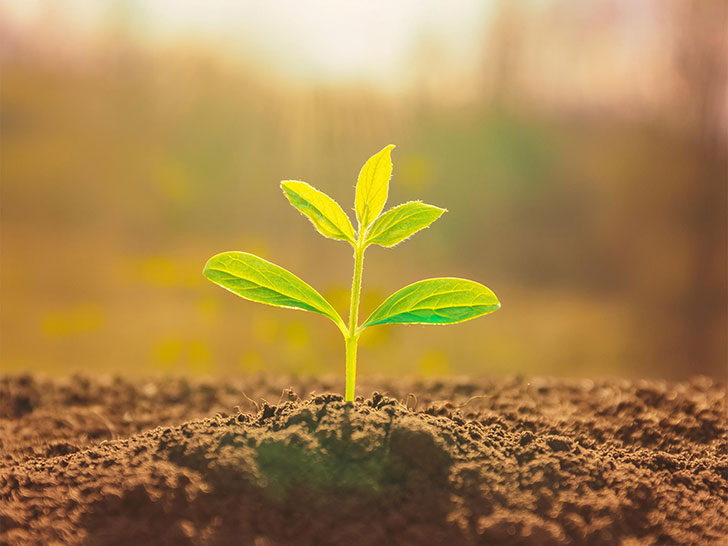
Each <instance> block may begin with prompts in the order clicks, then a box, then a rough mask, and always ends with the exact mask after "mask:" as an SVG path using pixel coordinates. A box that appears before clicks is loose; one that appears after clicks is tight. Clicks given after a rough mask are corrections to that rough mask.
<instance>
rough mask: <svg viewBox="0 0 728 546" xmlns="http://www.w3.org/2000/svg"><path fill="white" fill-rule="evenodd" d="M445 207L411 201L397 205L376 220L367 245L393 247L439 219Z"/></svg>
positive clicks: (368, 232) (368, 233)
mask: <svg viewBox="0 0 728 546" xmlns="http://www.w3.org/2000/svg"><path fill="white" fill-rule="evenodd" d="M444 212H446V211H445V209H441V208H440V207H435V206H433V205H427V204H425V203H422V202H420V201H410V202H409V203H404V204H402V205H397V206H396V207H394V208H391V209H389V210H388V211H387V212H385V213H384V214H382V215H381V216H380V217H379V218H377V219H376V220H374V223H373V224H372V225H371V227H370V228H369V230H368V231H367V238H366V244H367V245H371V244H374V245H381V246H386V247H393V246H394V245H396V244H398V243H401V242H402V241H404V240H405V239H407V238H408V237H411V236H412V235H414V234H415V233H417V232H418V231H420V230H421V229H424V228H426V227H428V226H429V225H430V224H431V223H432V222H434V221H435V220H437V219H438V218H439V217H440V216H442V214H443V213H444Z"/></svg>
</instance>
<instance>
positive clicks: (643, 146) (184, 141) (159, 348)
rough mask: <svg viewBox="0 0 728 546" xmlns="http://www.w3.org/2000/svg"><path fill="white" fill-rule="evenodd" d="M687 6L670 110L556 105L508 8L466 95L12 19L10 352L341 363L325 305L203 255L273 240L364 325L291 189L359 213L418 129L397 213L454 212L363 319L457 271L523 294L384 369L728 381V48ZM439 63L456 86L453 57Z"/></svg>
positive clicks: (53, 362) (396, 265)
mask: <svg viewBox="0 0 728 546" xmlns="http://www.w3.org/2000/svg"><path fill="white" fill-rule="evenodd" d="M673 7H674V6H673ZM669 14H670V16H671V17H674V19H672V20H674V21H680V25H681V26H680V28H679V30H680V32H681V33H682V34H680V35H679V36H678V37H673V38H674V39H671V41H669V42H668V43H666V44H665V52H664V54H666V55H669V56H671V58H672V59H674V63H673V64H671V65H670V66H673V69H672V71H671V72H669V73H667V74H665V75H663V76H661V78H662V80H659V81H662V82H663V84H664V87H665V88H668V89H671V90H673V91H670V92H669V93H667V94H665V95H664V96H665V97H666V98H665V99H664V100H663V101H662V102H657V103H650V107H649V108H647V107H645V106H643V105H642V103H640V102H639V101H638V100H637V99H634V98H632V99H630V98H629V97H630V96H631V95H628V96H627V97H628V98H627V99H624V98H623V97H622V96H621V95H619V93H616V92H615V94H614V95H613V96H612V98H611V99H610V100H606V101H605V102H604V104H597V105H594V104H591V103H587V106H584V102H583V95H584V92H583V90H582V91H579V90H576V89H575V90H573V91H572V92H570V93H568V92H566V93H564V96H562V97H559V100H556V99H553V98H548V97H547V98H544V97H540V96H539V95H537V94H534V93H533V92H532V88H531V87H529V86H528V85H526V84H523V83H520V82H521V81H522V79H519V78H518V77H516V76H517V75H519V74H521V73H522V72H523V71H526V72H527V71H528V66H529V65H528V63H525V64H523V65H519V64H518V60H517V59H516V60H513V58H512V57H511V56H509V54H508V52H510V51H512V50H515V49H513V48H515V47H516V46H517V42H518V39H519V38H518V36H519V35H518V33H517V32H513V30H512V25H511V26H509V23H508V21H509V19H508V18H507V17H505V16H504V17H503V18H500V19H498V18H496V19H495V22H493V25H495V26H494V29H495V30H493V29H491V30H492V31H493V32H492V34H493V35H494V36H500V38H499V39H500V40H501V41H503V43H504V44H505V45H501V46H500V50H499V49H498V47H496V46H493V47H491V48H490V49H488V50H487V54H485V53H484V57H483V62H482V66H481V68H482V70H481V71H476V72H474V73H473V74H472V78H471V80H470V81H469V82H468V83H467V84H468V85H470V86H471V90H472V92H471V93H470V95H469V96H468V97H467V98H466V99H462V100H461V99H458V100H455V99H454V98H453V96H452V95H451V94H450V93H449V92H448V91H447V86H443V87H437V85H435V86H434V87H433V86H432V85H421V86H415V87H414V88H413V89H412V90H409V91H407V92H402V93H386V92H384V91H378V90H376V89H375V88H372V87H369V86H366V85H355V86H351V85H345V84H341V85H336V84H323V83H320V84H313V83H300V82H296V81H295V79H288V78H287V77H286V75H285V74H275V73H271V72H270V71H269V70H266V69H265V68H264V67H262V66H258V65H256V64H255V63H247V64H246V63H231V62H230V61H229V60H226V59H223V58H221V57H218V56H217V55H216V52H215V51H210V50H206V49H204V48H199V47H197V46H193V45H189V44H181V45H180V46H179V47H178V48H176V49H167V50H164V49H154V48H148V47H142V46H140V45H138V44H136V43H134V42H133V41H130V40H128V39H123V38H118V37H113V36H112V37H107V38H105V39H102V40H100V41H98V42H96V43H95V44H94V46H93V47H90V48H82V49H81V50H79V51H75V52H73V54H64V53H63V52H59V51H58V50H57V48H55V47H53V46H52V44H49V43H47V42H43V39H42V37H41V36H40V35H38V34H34V33H32V32H31V33H26V32H20V31H18V32H15V33H13V32H10V33H6V38H4V40H5V45H6V47H4V48H3V51H4V52H3V54H2V68H1V70H2V93H1V94H0V116H1V119H0V121H1V123H2V148H1V152H0V153H1V154H2V161H1V162H0V175H1V181H2V183H1V184H2V185H1V187H0V198H1V201H0V207H1V212H2V214H1V215H0V227H1V232H0V237H1V242H2V247H1V252H2V254H1V258H2V262H1V269H0V275H1V279H0V280H1V283H0V334H1V338H0V366H1V367H2V369H3V370H41V371H46V372H58V373H66V372H68V371H71V370H93V371H117V372H122V373H148V372H149V371H173V372H191V373H241V372H242V373H250V372H256V371H273V372H298V373H322V372H335V373H337V374H339V373H341V372H342V368H343V349H342V347H341V340H340V334H339V332H337V331H336V328H335V327H332V326H331V324H329V323H328V321H327V320H326V319H324V318H322V317H317V316H314V315H311V316H309V315H308V314H306V313H291V312H287V311H281V310H276V309H272V308H271V309H269V308H263V307H261V306H256V305H255V304H248V303H245V302H241V301H239V299H238V298H236V297H234V296H233V295H231V294H228V293H225V292H224V291H222V290H219V289H216V287H214V286H212V285H211V284H210V283H208V282H206V281H205V279H204V278H203V276H202V275H201V268H202V265H203V264H204V263H205V261H206V259H207V258H208V257H209V256H211V255H213V254H215V253H217V252H221V251H224V250H232V249H236V250H243V251H249V252H253V253H256V254H258V255H260V256H262V257H264V258H266V259H268V260H271V261H273V262H275V263H278V264H280V265H281V266H283V267H286V268H287V269H289V270H292V271H295V272H296V273H297V274H298V275H299V276H300V277H301V278H304V279H306V280H307V282H309V283H310V284H311V285H312V286H314V287H315V288H316V289H317V290H319V291H320V292H321V293H322V294H324V295H325V296H326V297H327V298H328V299H330V301H332V302H333V303H334V305H335V307H336V308H337V310H338V311H339V313H340V314H342V316H343V315H344V314H345V312H346V308H347V305H348V301H347V297H348V284H349V281H350V275H351V270H350V269H351V256H350V249H349V247H348V245H341V244H337V243H336V242H332V241H327V240H324V239H323V238H321V237H318V236H316V234H315V233H313V230H312V229H311V226H309V225H308V224H307V223H306V222H305V220H304V219H302V218H301V217H300V215H298V214H295V213H293V212H292V211H291V208H290V206H289V205H288V204H287V203H286V202H285V199H284V198H283V197H282V195H281V192H280V188H279V183H280V181H281V180H285V179H298V180H305V181H307V182H309V183H311V184H313V185H314V186H316V187H317V188H319V189H321V190H322V191H325V192H326V193H328V194H329V195H331V196H333V197H334V198H335V199H337V201H339V202H341V203H350V202H351V200H352V199H351V198H352V195H353V187H354V183H355V181H356V175H357V173H358V170H359V168H360V167H361V163H362V159H363V158H366V157H368V156H369V155H371V154H372V153H374V152H375V151H377V150H379V149H380V148H381V147H382V146H383V145H384V144H386V143H388V142H396V143H397V149H396V150H395V151H394V152H393V159H394V165H395V167H394V176H393V179H392V184H391V193H390V199H389V202H390V203H392V204H394V203H400V202H404V201H409V200H411V199H422V200H423V201H425V202H428V203H435V204H437V205H440V206H442V207H446V208H447V209H448V210H449V211H450V213H449V214H446V215H445V216H443V217H442V218H441V219H440V220H439V221H438V222H437V229H433V230H426V231H424V232H422V233H421V234H419V235H418V236H417V237H415V238H413V239H411V240H409V241H407V242H405V243H403V244H402V245H400V246H398V247H397V249H396V250H389V249H384V248H378V247H377V248H374V247H373V248H372V249H370V251H369V253H368V255H367V264H366V269H365V279H364V286H365V290H364V293H363V302H362V309H361V316H362V317H366V316H368V314H369V313H370V312H371V311H372V310H373V309H374V308H375V307H376V305H378V304H379V303H380V302H381V301H382V300H383V299H384V297H386V296H387V295H388V294H390V293H391V292H393V291H394V290H396V289H398V288H400V287H402V286H404V285H406V284H408V283H410V282H413V281H415V280H418V279H421V278H427V277H435V276H448V275H457V276H460V277H466V278H472V279H475V280H480V281H482V282H485V283H486V284H487V285H488V286H489V287H491V288H492V289H493V290H494V291H495V292H496V293H497V294H498V296H499V299H500V300H501V302H502V303H503V309H501V310H500V311H499V312H498V313H495V314H493V315H492V316H491V317H489V318H488V319H487V320H483V321H472V322H469V323H467V324H463V325H461V326H459V327H458V328H425V327H419V326H410V327H399V328H372V329H371V331H367V332H366V333H365V334H364V335H363V336H362V338H361V352H360V362H361V364H362V365H361V367H360V370H359V372H360V373H361V374H365V375H366V374H372V373H387V374H393V375H397V374H401V375H405V374H423V375H429V374H438V373H478V374H481V373H539V374H559V375H588V374H595V373H598V374H617V375H653V376H673V377H681V376H686V375H690V374H693V373H698V372H702V373H707V374H711V375H723V374H724V373H725V354H726V353H725V350H726V343H727V342H726V331H727V322H726V304H727V298H726V281H725V279H726V225H727V224H726V210H725V203H726V202H725V176H724V175H725V172H726V171H725V164H726V163H725V161H726V149H728V146H727V145H726V125H725V120H724V119H723V118H722V117H721V114H720V108H721V106H720V105H721V104H722V102H721V101H722V99H721V97H723V96H724V95H722V94H721V93H722V91H724V90H725V87H724V84H725V81H724V79H721V78H723V72H721V71H720V70H717V69H714V67H715V66H723V67H725V62H723V64H722V65H721V64H720V63H721V62H722V61H721V59H724V57H725V54H724V52H719V51H717V50H716V48H714V47H712V42H709V41H708V42H706V41H705V40H702V41H701V40H691V39H688V38H689V37H690V36H705V35H706V33H710V32H712V31H713V29H714V27H713V26H711V22H710V21H709V20H707V19H706V18H705V17H704V16H703V15H702V12H700V10H699V9H698V10H695V11H694V12H692V11H689V10H688V12H687V16H686V15H685V13H683V12H682V11H680V10H677V9H673V10H672V11H670V12H669ZM0 15H1V12H0ZM0 22H2V23H3V25H5V28H6V29H11V30H12V25H11V23H12V21H10V20H8V19H3V18H1V17H0ZM574 24H576V23H574ZM666 24H667V23H666ZM498 25H500V26H498ZM509 28H510V29H511V30H510V31H509V30H508V29H509ZM515 28H517V27H515ZM670 28H671V27H670ZM499 29H500V30H499ZM495 31H498V32H495ZM547 31H548V29H546V30H544V29H542V30H541V32H544V33H546V32H547ZM508 32H511V33H510V34H509V33H508ZM530 32H532V33H533V32H539V30H538V28H535V29H533V28H532V29H531V30H530ZM666 32H667V31H666ZM684 35H685V36H687V38H685V36H684ZM504 36H505V37H504ZM564 39H565V40H567V41H568V40H569V38H568V35H567V38H564ZM509 40H511V42H513V43H511V42H509ZM514 44H515V45H514ZM567 45H568V44H567ZM572 45H574V44H572ZM511 46H512V47H511ZM498 51H500V54H499V53H498ZM526 53H528V49H527V48H526ZM499 55H500V56H499ZM721 55H722V57H721ZM526 58H527V55H526ZM684 59H700V60H701V61H703V62H701V63H697V62H684ZM594 61H595V62H598V59H594ZM647 61H649V59H647ZM433 62H435V61H434V60H433ZM635 63H636V65H637V64H638V63H637V61H635ZM711 63H712V64H711ZM494 67H498V71H495V72H494V70H495V69H494ZM701 67H702V68H701ZM564 70H565V73H566V74H567V75H568V67H565V68H564ZM597 73H598V69H597ZM422 74H424V75H425V76H426V78H425V79H426V81H428V82H429V81H432V79H433V78H434V80H435V83H437V80H436V78H435V77H434V76H433V74H437V67H436V66H435V67H429V68H428V69H427V70H426V71H424V72H423V73H422ZM494 74H495V75H494ZM532 80H533V81H536V82H538V75H536V76H534V77H533V78H532ZM617 83H619V82H617ZM495 84H497V85H495ZM622 84H624V82H622ZM590 85H593V89H594V91H596V90H597V88H598V87H599V85H600V84H599V83H598V79H595V80H594V81H593V83H591V84H590ZM615 85H617V84H616V83H615ZM671 86H672V87H671ZM536 87H537V86H536ZM623 87H629V85H626V86H625V85H623ZM443 89H444V90H443ZM590 89H591V88H589V87H588V86H587V89H586V95H588V94H589V91H590ZM347 212H348V213H350V216H351V217H352V218H353V212H352V211H349V210H347ZM365 363H366V365H365Z"/></svg>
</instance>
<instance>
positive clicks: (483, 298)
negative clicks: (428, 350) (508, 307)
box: [361, 278, 500, 328]
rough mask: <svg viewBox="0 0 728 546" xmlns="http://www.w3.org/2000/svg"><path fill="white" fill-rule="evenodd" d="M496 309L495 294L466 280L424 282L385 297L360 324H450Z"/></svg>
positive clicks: (363, 326)
mask: <svg viewBox="0 0 728 546" xmlns="http://www.w3.org/2000/svg"><path fill="white" fill-rule="evenodd" d="M498 308H500V303H499V302H498V298H496V296H495V294H493V292H491V291H490V289H488V288H486V287H485V286H483V285H482V284H480V283H477V282H475V281H469V280H466V279H454V278H443V279H427V280H424V281H419V282H416V283H414V284H410V285H409V286H405V287H404V288H402V289H401V290H398V291H397V292H395V293H394V294H392V295H391V296H389V297H388V298H387V299H386V300H385V301H384V303H382V305H380V306H379V307H378V308H377V309H376V310H375V311H374V312H373V313H372V314H371V316H370V317H369V318H368V319H367V320H366V321H365V322H364V324H362V326H361V327H362V328H366V327H368V326H374V325H375V324H454V323H456V322H463V321H466V320H470V319H473V318H476V317H479V316H481V315H485V314H488V313H492V312H493V311H495V310H497V309H498Z"/></svg>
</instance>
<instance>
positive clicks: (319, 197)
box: [281, 144, 445, 247]
mask: <svg viewBox="0 0 728 546" xmlns="http://www.w3.org/2000/svg"><path fill="white" fill-rule="evenodd" d="M392 148H394V146H393V145H391V144H390V145H389V146H387V147H386V148H384V149H383V150H382V151H380V152H379V153H377V154H375V155H373V156H372V157H371V158H369V160H368V161H367V162H366V163H365V164H364V167H362V169H361V172H360V173H359V179H358V181H357V184H356V200H355V209H356V218H357V220H358V223H359V233H360V238H359V240H358V243H359V244H361V245H363V247H367V246H369V245H372V244H376V245H380V246H385V247H393V246H394V245H396V244H398V243H401V242H402V241H404V240H405V239H407V238H408V237H410V236H411V235H414V234H415V233H417V232H418V231H420V230H421V229H424V228H426V227H427V226H429V225H430V224H431V223H432V222H434V221H435V220H437V219H438V218H439V217H440V216H442V214H443V213H444V212H445V209H441V208H440V207H435V206H433V205H426V204H425V203H421V202H419V201H410V202H409V203H404V204H402V205H398V206H396V207H394V208H392V209H390V210H388V211H387V212H385V213H384V214H382V215H381V216H380V214H381V212H382V210H383V209H384V204H385V203H386V201H387V194H388V193H389V179H390V178H391V176H392V158H391V153H392ZM281 188H283V193H285V194H286V197H288V200H289V201H290V202H291V204H292V205H293V206H294V207H296V208H297V209H298V210H299V211H301V212H302V213H303V214H304V215H306V217H307V218H308V219H309V220H310V221H311V223H312V224H313V225H314V227H315V228H316V230H318V232H319V233H320V234H321V235H324V236H325V237H329V238H331V239H337V240H340V241H348V242H349V243H351V244H352V245H354V246H356V245H357V235H356V233H355V232H354V226H353V225H352V224H351V221H350V220H349V217H348V216H347V215H346V213H345V212H344V210H343V209H342V208H341V206H340V205H339V204H338V203H337V202H336V201H334V200H333V199H332V198H331V197H329V196H328V195H326V194H325V193H323V192H320V191H319V190H317V189H316V188H314V187H313V186H310V185H309V184H306V182H300V181H298V180H285V181H284V182H281ZM362 233H363V234H364V235H363V236H361V234H362Z"/></svg>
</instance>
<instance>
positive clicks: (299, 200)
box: [281, 180, 356, 244]
mask: <svg viewBox="0 0 728 546" xmlns="http://www.w3.org/2000/svg"><path fill="white" fill-rule="evenodd" d="M281 188H282V189H283V193H284V194H285V196H286V197H287V198H288V200H289V201H290V202H291V205H293V206H294V207H296V208H297V209H298V210H299V211H301V213H302V214H304V215H305V216H306V217H308V219H309V220H311V223H312V224H313V226H314V227H315V228H316V230H317V231H318V232H319V233H320V234H321V235H323V236H324V237H329V238H330V239H337V240H339V241H349V242H350V243H352V244H354V243H355V239H356V235H355V234H354V226H352V225H351V220H349V217H348V216H347V215H346V213H345V212H344V210H343V209H342V208H341V206H340V205H339V204H338V203H337V202H336V201H334V200H333V199H331V197H329V196H328V195H326V194H325V193H323V192H321V191H319V190H317V189H316V188H314V187H313V186H311V185H310V184H306V182H300V181H298V180H284V181H283V182H281Z"/></svg>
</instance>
